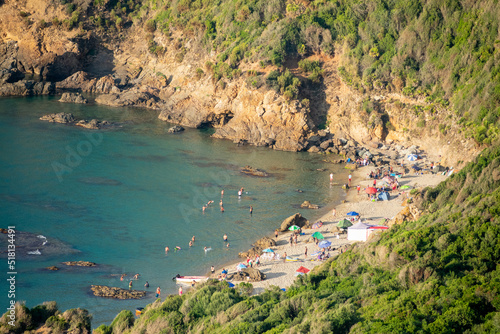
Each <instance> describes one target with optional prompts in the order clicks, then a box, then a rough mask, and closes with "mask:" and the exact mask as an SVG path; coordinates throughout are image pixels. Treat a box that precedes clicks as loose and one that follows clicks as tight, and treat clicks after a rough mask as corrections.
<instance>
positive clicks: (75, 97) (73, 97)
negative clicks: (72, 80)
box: [59, 93, 88, 104]
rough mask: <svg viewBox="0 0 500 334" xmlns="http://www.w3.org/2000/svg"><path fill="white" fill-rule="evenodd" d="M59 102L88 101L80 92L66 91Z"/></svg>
mask: <svg viewBox="0 0 500 334" xmlns="http://www.w3.org/2000/svg"><path fill="white" fill-rule="evenodd" d="M59 102H66V103H81V104H86V103H87V102H88V101H87V99H86V98H84V97H83V96H82V94H80V93H64V94H63V95H62V96H61V98H60V99H59Z"/></svg>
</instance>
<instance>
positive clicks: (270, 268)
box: [214, 161, 446, 294]
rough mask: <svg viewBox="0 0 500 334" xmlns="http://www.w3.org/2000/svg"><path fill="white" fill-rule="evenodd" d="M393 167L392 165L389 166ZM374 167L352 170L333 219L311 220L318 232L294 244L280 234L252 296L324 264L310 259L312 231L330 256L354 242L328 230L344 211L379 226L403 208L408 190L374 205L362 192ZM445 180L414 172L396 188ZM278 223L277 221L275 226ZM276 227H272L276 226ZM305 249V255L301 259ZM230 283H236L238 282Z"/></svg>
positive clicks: (307, 232)
mask: <svg viewBox="0 0 500 334" xmlns="http://www.w3.org/2000/svg"><path fill="white" fill-rule="evenodd" d="M423 164H424V162H423V161H421V162H420V165H421V166H422V165H423ZM393 166H395V165H394V164H393ZM375 168H376V167H374V166H373V165H370V166H364V167H360V168H358V169H356V170H353V172H352V184H351V188H350V189H349V190H348V193H347V197H346V200H345V203H342V204H339V205H337V206H336V207H335V210H336V214H335V216H333V210H331V209H330V210H329V211H328V213H327V214H325V215H323V216H322V217H321V218H319V219H317V220H315V221H311V224H313V223H315V222H317V221H322V222H323V225H322V226H321V227H320V228H318V229H303V232H304V233H305V235H301V236H299V238H298V242H297V245H290V244H289V237H290V234H291V233H292V232H282V233H281V232H280V235H279V236H278V239H277V242H276V247H272V249H273V250H274V252H275V253H276V254H279V255H280V260H276V259H273V260H272V259H267V258H266V257H265V256H264V257H261V264H260V266H259V267H258V269H259V270H260V271H262V272H263V273H265V274H266V276H267V277H266V279H265V280H263V281H260V282H252V284H253V287H254V291H253V293H254V294H258V293H261V292H263V291H264V290H265V289H266V288H268V287H270V286H273V285H275V286H278V287H280V288H287V287H288V286H290V285H291V284H292V283H293V282H294V280H295V279H296V278H297V276H296V270H297V269H298V268H299V267H301V266H303V267H305V268H307V269H310V270H312V269H313V268H314V267H316V266H317V265H320V264H322V263H323V262H324V261H321V260H318V259H317V256H312V254H313V253H315V252H317V251H319V250H320V248H319V247H318V246H317V245H316V244H315V243H314V241H313V240H312V237H311V235H312V234H313V233H314V232H316V231H319V232H321V233H322V234H323V236H324V237H325V240H328V241H330V242H331V248H332V251H330V252H329V254H330V256H334V255H337V254H339V252H340V250H341V249H345V248H346V247H345V246H346V245H349V244H352V243H354V242H353V241H349V240H347V233H344V234H340V235H339V234H338V233H337V232H336V231H335V232H334V231H332V228H333V227H335V226H336V224H337V223H338V221H339V220H341V219H344V218H347V216H346V214H347V213H348V212H350V211H356V212H358V213H359V214H360V217H361V220H362V221H363V222H364V223H366V224H370V225H379V224H380V223H381V221H382V220H383V219H384V218H388V219H391V218H393V217H394V216H395V215H396V214H398V213H399V212H400V211H401V210H402V209H403V207H402V203H403V200H404V199H405V198H406V195H407V194H406V192H408V191H410V189H408V190H406V192H405V191H403V190H397V191H393V192H391V198H390V200H388V201H376V202H372V201H371V200H370V199H369V198H368V196H367V194H366V193H365V192H364V191H363V189H364V188H366V187H368V186H371V185H372V184H373V180H372V179H370V178H369V174H370V172H371V171H372V170H375ZM394 170H395V171H402V168H401V167H394ZM445 179H446V176H444V175H441V174H431V173H427V174H420V173H419V174H418V175H417V174H416V173H408V174H406V175H404V176H403V177H401V178H399V179H398V181H399V185H400V186H404V185H409V186H411V187H412V188H421V187H422V188H423V187H427V186H435V185H437V184H439V183H440V182H441V181H443V180H445ZM325 182H328V172H325ZM346 183H347V182H346ZM357 185H360V188H361V190H360V192H359V194H358V192H357V189H356V186H357ZM333 207H334V206H333V205H332V206H331V208H333ZM280 223H281V222H279V223H278V224H280ZM278 224H277V226H276V227H278V226H279V225H278ZM335 230H336V229H335ZM273 238H274V235H273ZM275 240H276V239H275ZM356 242H359V241H356ZM306 247H307V256H305V248H306ZM285 253H286V255H287V256H288V257H290V258H293V259H298V261H294V262H288V261H287V262H285V261H284V260H283V256H284V254H285ZM240 262H243V263H246V260H245V259H243V258H240V259H239V260H235V261H234V263H231V264H228V265H226V266H225V268H226V270H228V271H229V274H231V273H234V272H236V265H237V264H238V263H240ZM221 270H222V268H218V270H217V271H216V274H215V275H214V277H216V276H217V274H220V272H221ZM234 283H235V284H237V283H239V282H234Z"/></svg>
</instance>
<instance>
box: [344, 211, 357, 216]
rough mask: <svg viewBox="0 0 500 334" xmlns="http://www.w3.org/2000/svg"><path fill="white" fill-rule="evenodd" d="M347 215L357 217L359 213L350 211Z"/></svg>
mask: <svg viewBox="0 0 500 334" xmlns="http://www.w3.org/2000/svg"><path fill="white" fill-rule="evenodd" d="M347 215H348V216H359V213H357V212H356V211H351V212H348V213H347Z"/></svg>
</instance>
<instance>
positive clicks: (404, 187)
mask: <svg viewBox="0 0 500 334" xmlns="http://www.w3.org/2000/svg"><path fill="white" fill-rule="evenodd" d="M399 189H411V187H410V186H408V185H405V186H402V187H400V188H399Z"/></svg>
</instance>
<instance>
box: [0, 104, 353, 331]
mask: <svg viewBox="0 0 500 334" xmlns="http://www.w3.org/2000/svg"><path fill="white" fill-rule="evenodd" d="M57 99H58V98H57V97H33V98H3V99H0V215H1V226H0V227H2V228H6V227H7V226H15V227H16V231H18V232H30V233H34V234H35V235H42V236H44V237H45V238H46V240H47V244H49V243H53V244H57V243H58V242H63V243H66V244H67V245H69V246H71V247H72V248H73V249H74V250H75V251H76V252H75V253H65V254H60V255H47V254H44V247H46V246H42V241H44V240H45V239H43V238H41V237H40V248H39V250H40V252H41V255H28V254H25V253H26V251H23V249H22V247H21V248H18V249H17V250H16V260H17V261H16V268H15V270H16V272H17V274H16V285H15V298H14V299H15V300H17V301H25V302H26V305H27V306H28V307H34V306H36V305H38V304H40V303H42V302H44V301H49V300H55V301H57V303H58V306H59V309H60V310H66V309H69V308H77V307H80V308H85V309H88V310H89V311H90V312H91V313H92V315H93V322H92V327H93V328H95V327H98V326H99V325H100V324H102V323H106V324H109V323H110V322H111V321H112V320H113V318H114V316H115V315H116V314H117V313H118V312H119V311H120V310H122V309H129V310H131V311H134V310H135V308H136V307H143V306H145V305H147V304H149V303H151V302H153V301H154V299H155V298H154V290H155V289H156V287H158V286H160V287H161V289H162V299H164V298H165V296H166V295H167V294H169V293H175V292H176V291H177V289H178V287H177V286H176V285H175V282H174V281H172V277H173V276H175V275H176V274H181V275H204V274H206V273H207V272H208V270H209V269H210V266H211V265H214V266H216V267H217V266H221V265H223V264H225V263H228V262H230V261H232V260H235V259H236V258H237V254H238V252H241V251H244V250H247V249H249V248H250V246H251V244H252V242H254V241H256V240H257V239H258V238H260V237H263V236H266V235H270V234H272V231H273V230H274V229H275V228H277V227H278V226H279V225H280V223H281V222H282V220H283V219H284V218H286V217H288V216H290V215H292V214H294V213H295V212H300V213H302V214H303V215H304V216H305V217H307V218H308V219H315V218H318V217H320V215H321V214H324V213H325V210H326V209H327V208H326V205H327V204H331V203H337V202H340V201H341V200H342V199H343V198H344V197H345V193H344V191H343V190H342V189H341V188H340V185H333V186H332V185H330V183H329V173H330V172H333V173H334V175H335V182H336V183H339V184H342V183H345V180H346V179H347V174H348V173H347V171H345V170H343V169H341V167H340V166H336V165H333V164H330V163H326V162H324V161H323V160H324V159H325V158H333V156H322V155H317V154H309V153H292V152H279V151H273V150H270V149H267V148H259V147H253V146H242V147H238V146H236V145H235V144H233V143H232V142H230V141H227V140H220V139H213V138H211V137H210V134H211V133H212V132H213V130H210V129H205V130H196V129H187V130H186V131H185V132H183V133H180V134H169V133H168V132H167V130H168V128H169V126H170V125H169V124H167V123H165V122H162V121H159V120H158V119H157V112H156V111H151V110H145V109H138V108H112V107H105V106H98V105H92V104H90V105H76V104H64V103H59V102H58V101H57ZM54 112H71V113H73V114H74V115H75V116H76V117H77V118H84V119H91V118H98V119H101V120H103V119H106V120H108V121H113V122H118V123H119V124H120V126H119V127H117V128H113V129H109V130H100V131H95V130H87V129H83V128H79V127H74V126H67V125H63V124H55V123H48V122H44V121H40V120H39V117H40V116H42V115H45V114H48V113H54ZM246 165H251V166H253V167H255V168H260V169H264V170H266V171H267V172H269V173H270V174H271V176H270V177H268V178H259V177H251V176H247V175H244V174H242V173H240V171H239V169H240V167H242V166H246ZM318 169H326V171H321V170H320V171H318ZM241 187H243V188H244V194H243V196H242V197H241V198H238V196H237V192H238V189H240V188H241ZM222 189H224V198H223V203H224V208H225V212H224V213H221V212H220V210H219V200H220V197H221V195H220V193H221V190H222ZM298 189H300V190H302V191H303V192H298V191H297V190H298ZM209 200H213V201H214V203H213V204H212V205H211V206H209V207H208V209H207V210H206V212H205V213H202V206H203V205H204V204H206V203H207V202H208V201H209ZM304 200H309V201H310V202H311V203H314V204H319V205H320V206H321V207H322V208H321V209H320V210H307V209H300V208H298V205H300V203H302V202H303V201H304ZM250 206H253V208H254V211H253V215H250V214H249V207H250ZM224 233H226V234H227V235H228V237H229V244H230V247H229V248H227V247H226V244H225V243H224V242H223V241H222V236H223V235H224ZM192 236H195V237H196V241H195V243H194V245H193V246H192V247H191V248H190V247H189V246H188V243H189V241H190V240H191V238H192ZM47 244H46V245H47ZM0 246H1V248H2V253H3V254H1V255H3V257H0V268H3V269H2V271H3V272H4V276H5V278H4V279H2V280H3V281H4V282H5V280H6V278H8V277H7V272H8V271H9V269H8V267H7V259H6V257H5V255H6V254H5V251H6V248H7V246H6V244H5V243H2V244H1V245H0ZM166 246H169V247H170V250H171V251H170V252H169V254H168V255H165V251H164V249H165V247H166ZM175 246H180V247H181V250H180V251H178V252H174V251H173V249H174V247H175ZM205 246H206V247H210V248H212V250H211V251H208V252H205V251H204V247H205ZM76 260H83V261H92V262H95V263H97V264H98V266H97V267H95V268H80V267H67V266H65V265H63V264H61V262H63V261H76ZM48 266H57V267H59V268H60V270H59V271H49V270H46V269H45V268H46V267H48ZM123 273H125V274H127V277H126V279H125V280H124V281H120V279H119V277H120V274H123ZM136 273H139V274H140V277H139V279H138V280H134V281H133V287H134V288H137V289H144V287H143V285H144V284H145V282H146V281H148V282H149V284H150V287H149V289H147V290H148V291H150V293H149V294H148V295H147V297H146V298H144V299H141V300H115V299H106V298H100V297H95V296H93V295H92V294H91V291H90V285H92V284H98V285H109V286H117V287H122V288H128V282H129V280H128V279H129V278H131V277H132V276H133V275H134V274H136ZM0 288H1V290H0V296H1V297H0V301H1V304H0V306H1V307H2V309H3V310H4V311H5V310H6V308H7V307H8V303H9V301H10V298H8V297H7V295H8V289H9V286H8V284H4V283H2V284H1V285H0ZM4 311H2V312H1V313H4Z"/></svg>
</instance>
